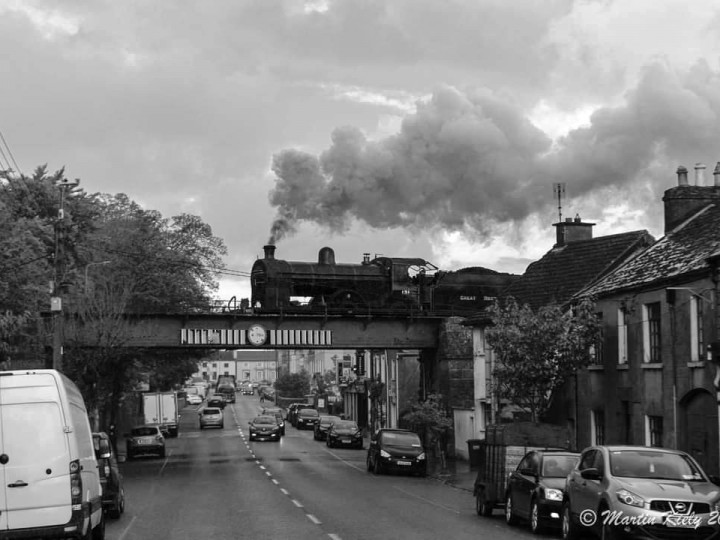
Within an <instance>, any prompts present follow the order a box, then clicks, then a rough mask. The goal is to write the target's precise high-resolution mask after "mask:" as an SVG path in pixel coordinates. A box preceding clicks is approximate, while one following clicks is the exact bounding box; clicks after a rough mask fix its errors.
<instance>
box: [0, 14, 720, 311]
mask: <svg viewBox="0 0 720 540" xmlns="http://www.w3.org/2000/svg"><path fill="white" fill-rule="evenodd" d="M688 7H689V4H688V2H687V0H633V1H627V0H615V1H613V0H575V1H573V0H543V1H541V2H540V1H537V0H513V1H507V0H307V1H303V0H212V1H210V0H205V1H203V2H200V1H185V2H177V1H169V0H165V1H153V2H148V1H145V0H123V1H117V0H92V1H90V0H63V1H57V0H53V1H40V0H37V1H36V0H0V50H2V51H3V54H2V57H0V77H1V81H2V83H1V86H0V96H2V100H0V132H1V133H2V135H3V137H4V139H5V142H6V143H7V147H5V149H6V150H7V148H9V149H10V151H11V152H12V157H13V158H14V162H16V163H17V165H18V166H19V168H20V170H21V171H22V172H23V173H26V174H29V173H31V172H32V170H33V169H34V168H36V167H37V166H39V165H43V164H47V166H48V168H49V169H50V170H51V171H55V170H57V169H60V168H62V167H64V168H65V170H66V175H67V177H68V178H80V180H81V182H82V186H83V187H84V188H85V190H86V191H88V192H104V193H126V194H127V195H128V196H129V197H131V198H132V199H133V200H135V201H137V202H139V203H140V204H142V205H143V206H144V207H145V208H147V209H155V210H158V211H160V212H161V213H162V214H163V215H164V216H166V217H170V216H172V215H177V214H179V213H182V212H186V213H191V214H196V215H199V216H201V217H202V218H203V220H204V221H205V222H207V223H209V224H210V225H211V226H212V228H213V232H214V234H215V235H216V236H219V237H221V238H223V239H224V241H225V243H226V244H227V246H228V250H229V254H228V257H227V259H226V263H227V266H228V269H230V270H233V271H235V273H239V274H243V273H244V274H247V273H249V271H250V268H251V266H252V263H253V261H254V260H255V259H256V258H257V257H258V256H261V255H262V246H263V245H264V244H266V243H267V242H268V241H270V240H273V241H274V242H276V244H277V254H276V255H277V257H278V258H283V259H289V260H300V261H312V260H315V259H316V258H317V252H318V250H319V249H320V248H321V247H323V246H330V247H333V248H334V249H335V252H336V259H337V260H338V261H339V262H348V263H349V262H360V261H361V260H362V254H363V253H366V252H367V253H370V254H373V255H374V254H383V255H385V256H397V257H422V258H425V259H427V260H428V261H430V262H432V263H434V264H435V265H437V266H439V267H441V268H443V269H448V270H450V269H456V268H461V267H463V266H471V265H472V266H485V267H488V268H492V269H495V270H498V271H505V272H513V273H522V272H523V271H524V269H525V267H526V266H527V264H528V263H529V262H531V261H532V260H535V259H537V258H539V257H540V256H542V254H543V253H545V252H546V251H547V250H548V249H550V248H551V247H552V244H553V243H554V240H555V230H554V228H553V227H552V224H553V223H555V222H556V221H557V219H558V208H557V206H558V205H557V200H556V199H555V198H554V195H553V189H552V185H553V183H556V182H563V183H565V184H566V197H565V199H564V200H563V202H562V205H563V209H562V212H563V218H565V217H574V216H575V215H576V214H579V215H580V216H581V218H582V219H583V220H584V221H590V222H594V223H596V224H597V225H596V227H595V231H594V234H595V235H596V236H599V235H604V234H613V233H619V232H625V231H631V230H638V229H647V230H648V231H649V232H650V233H651V234H653V235H655V236H656V237H660V236H661V235H662V234H663V231H662V201H661V198H662V193H663V191H664V190H666V189H668V188H670V187H672V186H673V185H675V183H676V177H675V170H676V168H677V166H678V165H681V164H682V165H685V166H686V167H688V169H690V170H691V175H692V168H693V166H694V165H695V163H697V162H703V163H705V164H706V165H707V167H708V168H707V172H706V176H707V177H709V178H710V179H711V178H712V174H711V173H712V170H713V168H714V166H715V163H716V162H717V161H720V62H719V60H720V3H718V2H717V0H694V1H693V2H692V9H688ZM1 158H2V154H0V159H1ZM5 159H6V160H8V159H9V157H8V156H7V155H6V156H5ZM5 162H6V161H5ZM2 163H3V162H2V161H0V164H2ZM233 295H237V296H238V298H239V297H245V296H249V285H248V280H247V279H246V278H242V277H237V278H231V277H230V276H224V278H223V280H222V284H221V288H220V291H219V293H218V296H219V297H220V298H226V299H227V298H230V297H231V296H233Z"/></svg>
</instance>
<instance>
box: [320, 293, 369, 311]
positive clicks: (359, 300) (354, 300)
mask: <svg viewBox="0 0 720 540" xmlns="http://www.w3.org/2000/svg"><path fill="white" fill-rule="evenodd" d="M329 305H330V306H332V307H338V308H345V309H352V308H361V307H365V306H366V305H367V302H365V299H364V298H363V297H362V295H361V294H359V293H358V292H357V291H351V290H343V291H338V292H336V293H335V294H333V295H332V297H331V298H330V302H329Z"/></svg>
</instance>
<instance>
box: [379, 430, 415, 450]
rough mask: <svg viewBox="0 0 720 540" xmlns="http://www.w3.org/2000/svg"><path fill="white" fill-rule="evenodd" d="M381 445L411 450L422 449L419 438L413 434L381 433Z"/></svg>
mask: <svg viewBox="0 0 720 540" xmlns="http://www.w3.org/2000/svg"><path fill="white" fill-rule="evenodd" d="M382 443H383V444H387V445H389V446H404V447H406V446H410V447H413V448H420V447H422V443H421V442H420V437H418V436H417V435H416V434H415V433H383V434H382Z"/></svg>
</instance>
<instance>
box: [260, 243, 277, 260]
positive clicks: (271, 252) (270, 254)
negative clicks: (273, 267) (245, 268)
mask: <svg viewBox="0 0 720 540" xmlns="http://www.w3.org/2000/svg"><path fill="white" fill-rule="evenodd" d="M263 250H264V251H265V258H266V259H274V258H275V246H274V245H272V244H267V245H266V246H263Z"/></svg>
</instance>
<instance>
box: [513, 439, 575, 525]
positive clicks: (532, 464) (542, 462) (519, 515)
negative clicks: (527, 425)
mask: <svg viewBox="0 0 720 540" xmlns="http://www.w3.org/2000/svg"><path fill="white" fill-rule="evenodd" d="M578 459H580V454H578V453H576V452H565V451H560V450H533V451H531V452H528V453H527V454H525V456H524V457H523V458H522V460H520V464H519V465H518V466H517V468H516V469H515V470H514V471H513V472H512V473H510V476H509V477H508V481H507V492H506V495H505V521H506V522H507V524H508V525H515V524H516V523H517V522H518V520H523V521H526V522H528V523H529V524H530V529H531V530H532V532H533V533H534V534H539V533H541V532H543V531H544V530H545V529H547V528H550V527H552V528H556V527H559V526H560V516H561V514H562V501H563V492H564V489H565V478H566V477H567V475H568V473H569V472H570V471H571V470H572V469H573V468H574V467H575V465H576V464H577V462H578Z"/></svg>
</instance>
